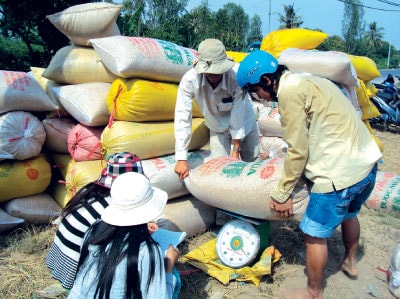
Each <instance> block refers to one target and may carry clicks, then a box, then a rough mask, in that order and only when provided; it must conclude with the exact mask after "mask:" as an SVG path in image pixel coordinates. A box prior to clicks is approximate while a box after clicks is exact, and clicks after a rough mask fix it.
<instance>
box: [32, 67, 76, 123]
mask: <svg viewBox="0 0 400 299" xmlns="http://www.w3.org/2000/svg"><path fill="white" fill-rule="evenodd" d="M30 69H31V71H30V72H28V75H29V76H32V77H33V78H35V80H36V81H37V82H38V83H39V84H40V86H41V87H42V89H43V90H44V91H45V92H46V94H47V95H48V96H49V98H50V100H51V101H52V102H53V103H54V104H55V105H56V106H57V107H58V108H57V110H53V111H50V112H47V113H46V118H51V117H61V116H67V115H68V112H67V111H65V109H64V108H63V107H62V105H61V104H60V102H58V100H57V98H56V97H55V96H54V95H53V92H52V91H51V88H52V87H55V86H60V85H62V84H61V83H58V82H56V81H53V80H49V79H47V78H45V77H43V76H42V75H43V72H44V71H45V70H46V69H45V68H40V67H33V66H31V67H30Z"/></svg>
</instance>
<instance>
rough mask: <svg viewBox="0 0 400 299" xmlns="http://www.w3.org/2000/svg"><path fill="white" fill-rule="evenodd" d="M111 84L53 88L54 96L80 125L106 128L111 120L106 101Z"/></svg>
mask: <svg viewBox="0 0 400 299" xmlns="http://www.w3.org/2000/svg"><path fill="white" fill-rule="evenodd" d="M110 86H111V83H102V82H91V83H82V84H73V85H63V86H56V87H53V88H52V91H53V93H54V95H55V96H56V97H57V99H58V101H59V102H60V103H61V105H62V106H63V107H64V108H65V110H66V111H67V112H68V113H69V114H70V115H71V116H73V117H74V118H75V119H76V120H77V121H78V122H79V123H81V124H84V125H86V126H89V127H96V126H105V125H106V124H107V123H108V120H109V118H110V112H109V111H108V109H107V104H106V99H107V95H108V92H109V89H110Z"/></svg>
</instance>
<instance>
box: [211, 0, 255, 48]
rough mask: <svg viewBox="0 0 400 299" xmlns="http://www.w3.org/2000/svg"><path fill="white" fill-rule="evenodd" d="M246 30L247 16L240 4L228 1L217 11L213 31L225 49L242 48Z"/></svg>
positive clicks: (247, 26) (247, 27) (247, 24)
mask: <svg viewBox="0 0 400 299" xmlns="http://www.w3.org/2000/svg"><path fill="white" fill-rule="evenodd" d="M248 30H249V16H248V15H247V14H246V13H245V11H244V9H243V7H242V6H241V5H237V4H235V3H232V2H229V3H227V4H225V5H224V6H223V7H222V8H221V9H219V10H218V11H217V14H216V19H215V27H214V31H215V32H216V37H217V38H219V39H220V40H221V41H222V42H223V43H224V45H225V47H226V49H229V50H235V51H238V50H240V49H242V48H244V47H245V45H246V44H245V41H246V36H247V32H248Z"/></svg>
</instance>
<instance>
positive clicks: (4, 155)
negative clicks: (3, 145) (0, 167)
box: [0, 149, 14, 161]
mask: <svg viewBox="0 0 400 299" xmlns="http://www.w3.org/2000/svg"><path fill="white" fill-rule="evenodd" d="M6 159H14V157H13V155H11V154H10V153H7V152H6V151H3V150H2V149H0V161H2V160H6Z"/></svg>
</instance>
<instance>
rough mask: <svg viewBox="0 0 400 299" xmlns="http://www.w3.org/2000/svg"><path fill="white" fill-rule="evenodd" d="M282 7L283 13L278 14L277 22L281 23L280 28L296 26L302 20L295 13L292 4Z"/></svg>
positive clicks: (298, 25) (301, 22)
mask: <svg viewBox="0 0 400 299" xmlns="http://www.w3.org/2000/svg"><path fill="white" fill-rule="evenodd" d="M283 9H284V11H285V15H282V14H279V22H280V23H281V26H280V28H281V29H283V28H298V27H300V25H301V24H303V23H304V22H303V21H302V20H301V17H300V16H298V15H296V11H295V9H294V4H292V5H283Z"/></svg>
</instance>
